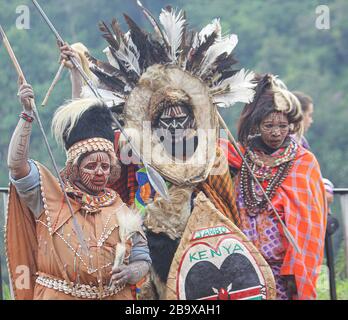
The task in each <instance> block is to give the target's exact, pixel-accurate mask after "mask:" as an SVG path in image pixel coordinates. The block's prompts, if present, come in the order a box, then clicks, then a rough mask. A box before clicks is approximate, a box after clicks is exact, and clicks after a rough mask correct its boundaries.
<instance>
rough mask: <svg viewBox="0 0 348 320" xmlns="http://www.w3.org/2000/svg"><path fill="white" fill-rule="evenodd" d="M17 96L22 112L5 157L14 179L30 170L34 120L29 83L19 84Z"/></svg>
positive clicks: (21, 176) (23, 175)
mask: <svg viewBox="0 0 348 320" xmlns="http://www.w3.org/2000/svg"><path fill="white" fill-rule="evenodd" d="M18 97H19V100H20V102H21V104H22V106H23V112H22V113H21V114H20V119H19V122H18V125H17V127H16V129H15V131H14V133H13V135H12V138H11V142H10V145H9V150H8V159H7V164H8V168H9V170H10V173H11V176H12V178H13V179H16V180H18V179H21V178H24V177H26V176H27V175H28V174H29V172H30V165H29V163H28V154H29V143H30V136H31V131H32V122H33V120H34V118H33V111H32V108H31V102H30V100H31V99H34V92H33V89H32V87H31V85H29V84H20V87H19V91H18Z"/></svg>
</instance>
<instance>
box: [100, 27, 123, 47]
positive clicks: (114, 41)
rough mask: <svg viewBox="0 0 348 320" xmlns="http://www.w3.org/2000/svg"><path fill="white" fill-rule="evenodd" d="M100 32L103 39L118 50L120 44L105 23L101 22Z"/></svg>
mask: <svg viewBox="0 0 348 320" xmlns="http://www.w3.org/2000/svg"><path fill="white" fill-rule="evenodd" d="M99 30H100V31H101V32H102V33H103V37H104V38H105V39H106V41H107V42H108V43H109V44H110V46H111V47H113V48H114V49H115V50H118V48H119V43H118V41H117V39H116V37H115V36H114V35H113V34H112V32H111V30H110V29H109V27H108V26H107V25H106V23H105V22H104V21H101V22H99Z"/></svg>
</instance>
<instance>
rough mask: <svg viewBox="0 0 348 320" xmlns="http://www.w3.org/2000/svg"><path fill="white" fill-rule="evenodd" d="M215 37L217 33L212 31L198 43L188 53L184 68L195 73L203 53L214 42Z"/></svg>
mask: <svg viewBox="0 0 348 320" xmlns="http://www.w3.org/2000/svg"><path fill="white" fill-rule="evenodd" d="M216 38H217V33H216V32H213V33H212V34H210V35H209V36H208V38H206V39H205V41H203V42H202V43H201V44H199V45H198V47H196V48H195V49H193V51H192V52H191V53H189V55H190V57H189V60H188V63H187V66H186V69H187V70H189V71H191V72H192V73H195V72H196V70H197V69H198V67H199V66H200V64H201V62H202V60H203V58H204V55H205V53H206V52H207V50H208V49H209V48H210V46H211V45H213V44H214V42H215V40H216Z"/></svg>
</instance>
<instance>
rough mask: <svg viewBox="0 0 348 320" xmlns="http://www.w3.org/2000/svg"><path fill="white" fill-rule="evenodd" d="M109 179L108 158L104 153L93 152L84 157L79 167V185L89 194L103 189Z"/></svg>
mask: <svg viewBox="0 0 348 320" xmlns="http://www.w3.org/2000/svg"><path fill="white" fill-rule="evenodd" d="M109 177H110V158H109V156H108V154H107V153H105V152H94V153H91V154H90V155H88V156H86V157H85V158H84V159H83V160H82V162H81V165H80V167H79V178H80V182H81V184H82V185H83V186H84V187H85V188H86V189H87V190H88V191H90V192H91V193H99V192H101V191H103V190H104V189H105V186H106V184H107V182H108V180H109Z"/></svg>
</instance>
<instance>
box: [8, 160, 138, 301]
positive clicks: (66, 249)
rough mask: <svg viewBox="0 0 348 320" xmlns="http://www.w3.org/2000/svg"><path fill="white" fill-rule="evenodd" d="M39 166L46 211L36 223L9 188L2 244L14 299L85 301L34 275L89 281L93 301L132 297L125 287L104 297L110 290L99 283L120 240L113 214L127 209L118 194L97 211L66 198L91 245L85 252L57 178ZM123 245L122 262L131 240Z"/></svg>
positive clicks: (106, 275)
mask: <svg viewBox="0 0 348 320" xmlns="http://www.w3.org/2000/svg"><path fill="white" fill-rule="evenodd" d="M37 167H38V169H39V173H40V183H41V195H42V198H43V202H44V210H43V213H42V214H41V215H40V218H39V219H38V220H36V221H35V218H34V215H33V214H32V212H30V210H29V209H28V208H27V207H26V205H25V204H24V203H23V201H22V200H21V199H20V198H19V196H18V194H17V192H16V189H15V188H14V186H11V188H10V195H9V205H8V218H7V224H6V241H5V242H6V251H7V259H8V268H9V275H10V279H11V285H12V288H13V293H14V297H15V299H18V300H23V299H42V300H57V299H64V300H73V299H83V298H82V296H79V297H76V296H73V295H71V294H66V293H64V292H60V291H59V290H56V289H54V288H49V287H47V286H43V285H41V284H39V283H38V281H37V279H38V277H41V279H43V278H44V279H53V280H61V281H64V280H65V281H66V282H65V283H67V284H72V283H73V284H74V285H76V284H80V285H90V286H91V287H94V289H96V288H97V289H98V290H97V296H96V297H94V298H95V299H100V298H103V299H111V300H126V299H133V296H132V294H131V288H130V286H129V285H127V286H126V287H125V288H123V289H122V290H121V291H119V292H118V293H115V294H111V295H110V296H106V295H105V296H102V293H108V291H105V288H104V289H103V286H108V284H109V281H110V278H111V275H110V272H111V270H112V267H113V263H114V258H115V248H116V245H117V244H118V243H120V241H121V240H120V236H119V223H118V219H117V216H118V215H119V214H129V213H130V210H129V209H128V208H127V207H126V205H124V204H123V202H122V200H121V199H120V198H119V197H117V198H116V201H115V202H114V203H112V204H111V205H110V206H107V207H102V208H101V211H100V212H99V213H95V214H88V213H87V214H83V213H82V212H81V210H80V209H81V205H80V204H79V203H78V202H76V201H74V200H72V199H70V202H71V204H72V207H73V211H74V215H75V217H76V219H77V221H78V224H79V225H80V226H81V227H82V230H83V234H84V237H85V240H86V243H87V246H88V248H89V250H88V252H83V251H82V250H81V248H80V247H79V245H80V243H79V241H78V239H77V237H76V234H75V231H74V228H73V219H72V218H71V214H70V211H69V210H68V206H67V204H66V203H65V201H64V196H63V192H62V191H61V189H60V187H59V184H58V181H57V180H56V178H55V177H54V176H52V174H51V173H50V172H49V171H48V170H47V169H46V168H44V167H43V166H41V165H40V164H38V163H37ZM125 245H126V251H125V255H124V260H123V262H124V263H125V264H127V263H128V259H129V255H130V249H131V240H128V241H127V242H126V243H125ZM25 277H29V279H25ZM39 279H40V278H39ZM103 290H104V291H103ZM79 292H81V291H79ZM109 293H110V292H109Z"/></svg>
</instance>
